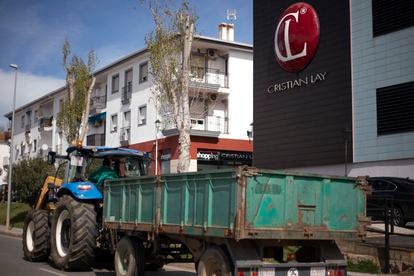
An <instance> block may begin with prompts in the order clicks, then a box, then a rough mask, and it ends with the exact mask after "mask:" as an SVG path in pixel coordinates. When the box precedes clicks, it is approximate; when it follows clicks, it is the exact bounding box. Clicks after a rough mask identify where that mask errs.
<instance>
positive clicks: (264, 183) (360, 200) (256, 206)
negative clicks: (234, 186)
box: [245, 170, 365, 239]
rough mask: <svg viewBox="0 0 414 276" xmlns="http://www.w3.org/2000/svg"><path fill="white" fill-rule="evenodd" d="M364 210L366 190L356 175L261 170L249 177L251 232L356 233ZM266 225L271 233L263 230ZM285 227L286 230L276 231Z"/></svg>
mask: <svg viewBox="0 0 414 276" xmlns="http://www.w3.org/2000/svg"><path fill="white" fill-rule="evenodd" d="M364 212H365V198H364V191H363V190H362V189H361V188H360V187H359V186H358V185H357V180H356V179H355V178H344V177H329V176H323V175H312V174H298V173H285V172H277V171H270V170H261V171H256V174H255V175H252V176H248V179H247V185H246V214H245V227H246V233H247V235H250V236H267V237H277V236H280V237H287V236H289V235H290V236H292V237H295V238H298V237H302V238H315V239H317V238H318V236H319V238H326V237H329V236H332V235H338V236H344V235H345V236H346V235H351V236H352V235H355V233H356V232H357V231H358V230H359V219H358V218H359V217H360V216H363V215H364ZM266 229H267V231H271V232H272V233H269V234H264V233H265V232H266ZM282 231H286V232H287V233H279V234H278V233H277V232H282ZM329 232H330V233H329ZM335 232H337V233H336V234H335ZM339 232H341V233H339ZM249 233H250V234H249Z"/></svg>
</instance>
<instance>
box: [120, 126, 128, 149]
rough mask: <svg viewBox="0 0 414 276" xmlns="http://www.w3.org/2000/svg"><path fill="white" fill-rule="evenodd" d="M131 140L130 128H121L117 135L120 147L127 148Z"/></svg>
mask: <svg viewBox="0 0 414 276" xmlns="http://www.w3.org/2000/svg"><path fill="white" fill-rule="evenodd" d="M130 140H131V127H129V126H127V127H122V128H121V133H120V134H119V142H120V144H121V146H128V145H129V143H130Z"/></svg>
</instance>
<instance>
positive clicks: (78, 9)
mask: <svg viewBox="0 0 414 276" xmlns="http://www.w3.org/2000/svg"><path fill="white" fill-rule="evenodd" d="M190 3H192V4H193V6H195V9H196V11H197V15H198V17H199V20H198V26H197V33H198V34H201V35H204V36H210V37H217V34H218V31H217V25H218V24H219V23H221V22H225V21H226V11H227V9H236V11H237V20H236V21H235V25H236V28H235V40H236V41H239V42H245V43H252V41H253V35H252V33H253V18H252V17H253V15H252V3H253V1H252V0H208V1H206V0H190ZM152 28H153V23H152V19H151V16H150V13H149V11H148V8H147V6H146V5H145V4H141V1H140V0H0V95H1V100H0V126H3V125H6V122H7V120H6V119H4V117H3V115H4V114H5V113H7V112H10V111H11V110H12V101H13V88H14V69H12V68H10V67H9V64H11V63H13V64H17V65H18V66H19V71H18V80H17V105H16V106H17V107H19V106H21V105H24V104H26V103H28V102H30V101H32V100H34V99H36V98H38V97H40V96H42V95H44V94H47V93H48V92H51V91H53V90H55V89H57V88H59V87H61V86H63V85H64V84H65V82H64V78H65V74H64V71H63V69H62V65H61V58H62V54H61V48H62V44H63V42H64V40H65V38H67V39H68V40H69V42H70V43H71V46H72V52H73V53H75V54H76V55H79V56H82V57H83V58H86V55H87V53H88V51H89V50H91V49H93V50H94V51H95V52H96V55H97V57H98V59H99V61H100V62H99V64H98V66H97V68H100V67H103V66H105V65H107V64H108V63H111V62H112V61H114V60H116V59H119V58H121V57H123V56H125V55H127V54H129V53H131V52H133V51H136V50H138V49H141V48H143V47H145V41H144V39H145V36H146V34H147V33H149V32H151V30H152Z"/></svg>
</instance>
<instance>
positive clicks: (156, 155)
mask: <svg viewBox="0 0 414 276" xmlns="http://www.w3.org/2000/svg"><path fill="white" fill-rule="evenodd" d="M160 124H161V121H160V120H158V119H157V120H156V121H155V175H158V131H159V130H160Z"/></svg>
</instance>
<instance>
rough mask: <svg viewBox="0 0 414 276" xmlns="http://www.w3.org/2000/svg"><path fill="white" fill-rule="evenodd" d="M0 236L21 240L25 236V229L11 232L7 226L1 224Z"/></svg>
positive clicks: (15, 229) (14, 229)
mask: <svg viewBox="0 0 414 276" xmlns="http://www.w3.org/2000/svg"><path fill="white" fill-rule="evenodd" d="M0 234H4V235H8V236H12V237H17V238H21V237H22V235H23V229H21V228H12V229H10V230H9V229H7V228H6V225H2V224H0Z"/></svg>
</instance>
